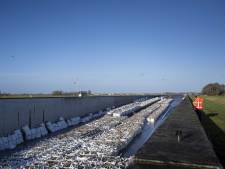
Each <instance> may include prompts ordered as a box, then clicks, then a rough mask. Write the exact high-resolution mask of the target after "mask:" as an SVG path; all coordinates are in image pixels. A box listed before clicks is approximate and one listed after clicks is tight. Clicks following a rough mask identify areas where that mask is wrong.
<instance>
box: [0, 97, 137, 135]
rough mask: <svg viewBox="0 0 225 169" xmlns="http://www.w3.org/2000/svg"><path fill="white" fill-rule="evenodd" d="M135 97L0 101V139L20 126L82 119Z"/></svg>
mask: <svg viewBox="0 0 225 169" xmlns="http://www.w3.org/2000/svg"><path fill="white" fill-rule="evenodd" d="M137 98H140V97H138V96H96V97H83V98H77V97H64V98H30V99H0V136H4V135H7V134H9V133H11V132H12V131H14V130H15V129H18V128H21V127H23V126H24V125H29V126H30V127H36V126H38V125H39V124H40V123H42V122H46V121H52V122H54V121H57V120H58V118H59V117H60V116H62V117H64V118H66V119H67V118H71V117H74V116H84V115H86V114H88V113H92V112H93V113H94V112H97V111H99V110H102V109H105V108H107V107H112V106H120V105H123V104H127V103H130V102H132V101H133V100H134V99H137Z"/></svg>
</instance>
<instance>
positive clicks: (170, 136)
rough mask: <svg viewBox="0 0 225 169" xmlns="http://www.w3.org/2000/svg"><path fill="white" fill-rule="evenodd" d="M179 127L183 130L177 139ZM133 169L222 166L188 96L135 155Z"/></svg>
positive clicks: (180, 168) (186, 168) (185, 168)
mask: <svg viewBox="0 0 225 169" xmlns="http://www.w3.org/2000/svg"><path fill="white" fill-rule="evenodd" d="M177 131H182V134H181V140H180V142H178V137H177V135H176V134H177ZM130 168H132V169H139V168H141V169H145V168H146V169H147V168H154V169H164V168H174V169H176V168H179V169H182V168H183V169H188V168H222V166H221V165H220V163H219V161H218V159H217V157H216V155H215V152H214V150H213V148H212V145H211V143H210V141H209V140H208V138H207V136H206V134H205V131H204V129H203V128H202V126H201V123H200V121H199V119H198V116H197V114H196V112H195V111H194V110H193V108H192V104H191V102H190V100H189V98H186V99H185V100H184V101H182V102H181V103H180V104H179V105H178V106H177V108H176V109H175V110H174V112H172V113H171V115H170V116H169V117H168V119H167V120H166V121H165V122H164V123H163V124H162V125H161V126H160V127H159V128H158V129H157V130H156V131H155V132H154V134H153V135H152V137H151V138H150V139H149V140H148V141H147V142H146V143H145V144H144V145H143V146H142V148H141V149H140V150H139V151H138V152H137V154H136V155H135V158H134V164H133V165H131V167H130Z"/></svg>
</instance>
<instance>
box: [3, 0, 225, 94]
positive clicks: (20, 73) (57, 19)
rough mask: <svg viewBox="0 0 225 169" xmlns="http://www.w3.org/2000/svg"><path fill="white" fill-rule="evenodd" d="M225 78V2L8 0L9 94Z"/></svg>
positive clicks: (129, 88)
mask: <svg viewBox="0 0 225 169" xmlns="http://www.w3.org/2000/svg"><path fill="white" fill-rule="evenodd" d="M209 82H219V83H225V1H224V0H215V1H213V0H107V1H106V0H102V1H95V0H89V1H86V0H51V1H48V0H27V1H25V0H20V1H18V0H15V1H11V0H1V1H0V90H1V91H3V92H14V93H23V92H43V93H46V92H51V91H53V90H57V89H61V90H64V91H73V90H78V89H82V90H89V89H90V90H92V91H95V92H164V91H175V92H177V91H199V90H200V89H201V88H202V87H203V86H204V85H205V84H206V83H209Z"/></svg>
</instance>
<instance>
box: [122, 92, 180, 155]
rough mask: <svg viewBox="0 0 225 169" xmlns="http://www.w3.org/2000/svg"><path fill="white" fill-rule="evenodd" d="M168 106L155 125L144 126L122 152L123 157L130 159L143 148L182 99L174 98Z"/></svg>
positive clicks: (147, 124) (146, 124)
mask: <svg viewBox="0 0 225 169" xmlns="http://www.w3.org/2000/svg"><path fill="white" fill-rule="evenodd" d="M173 99H174V100H173V101H172V103H171V104H170V106H169V107H168V108H167V109H166V111H165V112H164V113H162V115H161V116H160V118H159V119H158V120H157V122H156V123H155V124H149V123H147V121H146V122H145V124H144V127H143V130H142V133H141V134H139V135H138V136H137V137H136V138H134V140H133V141H132V142H131V143H130V144H129V145H128V147H127V148H126V149H125V150H124V151H123V152H122V156H123V157H130V156H133V155H135V154H136V153H137V151H138V150H139V149H140V148H141V147H142V146H143V144H144V143H145V142H146V141H147V140H148V139H149V138H150V137H151V136H152V134H153V133H154V131H155V130H156V129H157V128H158V127H159V126H160V125H161V124H162V123H163V122H164V121H165V119H166V118H167V117H168V116H169V115H170V113H171V112H172V111H173V110H174V108H175V107H176V106H177V105H178V104H179V103H180V102H181V100H182V97H181V96H176V97H174V98H173Z"/></svg>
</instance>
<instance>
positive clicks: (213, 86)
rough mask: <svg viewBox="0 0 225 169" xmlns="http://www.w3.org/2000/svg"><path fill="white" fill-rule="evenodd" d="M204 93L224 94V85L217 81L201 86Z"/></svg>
mask: <svg viewBox="0 0 225 169" xmlns="http://www.w3.org/2000/svg"><path fill="white" fill-rule="evenodd" d="M202 94H205V95H225V85H224V84H219V83H209V84H207V85H205V86H204V87H203V88H202Z"/></svg>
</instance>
